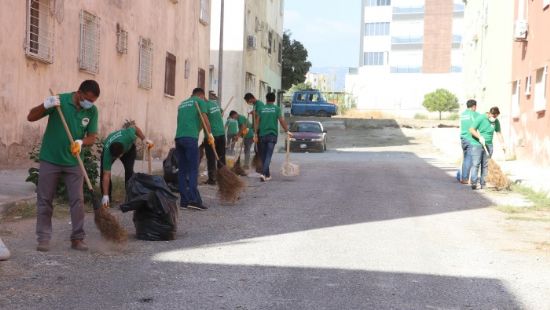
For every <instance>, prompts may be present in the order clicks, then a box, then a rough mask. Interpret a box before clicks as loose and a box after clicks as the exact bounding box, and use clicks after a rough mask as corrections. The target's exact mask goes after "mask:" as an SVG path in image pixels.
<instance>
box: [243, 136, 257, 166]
mask: <svg viewBox="0 0 550 310" xmlns="http://www.w3.org/2000/svg"><path fill="white" fill-rule="evenodd" d="M243 143H244V166H245V167H248V166H250V149H251V147H252V144H254V138H244V139H243Z"/></svg>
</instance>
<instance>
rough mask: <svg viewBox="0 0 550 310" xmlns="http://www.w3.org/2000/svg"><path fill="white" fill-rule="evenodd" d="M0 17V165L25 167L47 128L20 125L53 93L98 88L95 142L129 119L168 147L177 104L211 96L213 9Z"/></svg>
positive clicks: (77, 7)
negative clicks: (207, 91) (202, 93)
mask: <svg viewBox="0 0 550 310" xmlns="http://www.w3.org/2000/svg"><path fill="white" fill-rule="evenodd" d="M2 5H3V6H2V10H0V27H1V28H2V29H3V31H2V36H1V39H0V41H1V42H2V43H1V44H0V54H1V55H2V58H1V59H0V72H2V83H0V107H1V108H0V109H1V111H2V114H1V115H0V119H1V121H0V127H1V130H0V163H1V164H6V163H10V164H13V163H14V162H16V161H17V160H19V159H21V158H26V157H27V156H28V155H27V153H28V151H29V150H30V147H31V146H32V145H34V144H36V143H38V142H40V138H41V136H42V133H43V131H44V128H45V126H46V121H45V120H43V121H39V122H36V123H29V122H27V120H26V115H27V113H28V111H29V110H30V109H31V107H34V106H36V105H37V104H39V103H40V102H42V101H43V99H44V98H45V97H46V96H48V95H49V91H48V90H49V89H52V90H53V91H54V92H66V91H74V90H76V89H77V88H78V86H79V84H80V82H81V81H83V80H86V79H95V80H97V81H98V82H99V84H100V87H101V96H100V97H99V100H98V101H97V106H98V108H99V112H100V116H99V117H100V118H99V125H100V126H99V127H100V136H102V137H104V136H106V135H107V134H108V133H109V132H110V131H112V130H115V129H117V128H120V126H121V125H122V123H123V121H124V120H125V119H134V120H136V122H137V124H138V125H139V126H140V127H142V129H143V130H144V131H145V134H146V135H147V136H148V137H150V138H151V139H153V140H154V141H155V145H156V147H155V151H156V152H155V156H160V155H161V154H162V153H163V151H166V150H167V149H168V148H170V147H172V146H173V139H174V135H175V130H176V114H177V106H178V104H179V102H180V101H181V100H182V99H184V98H186V97H188V96H189V95H190V92H191V90H192V89H193V88H194V87H197V86H202V87H208V81H207V80H206V73H207V70H208V66H209V62H210V58H209V45H210V40H209V37H210V9H209V6H210V1H209V0H193V1H191V0H157V1H145V0H139V1H136V0H96V1H85V0H71V1H63V0H55V1H54V0H6V1H3V2H2Z"/></svg>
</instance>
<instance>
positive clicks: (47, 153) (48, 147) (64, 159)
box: [27, 80, 100, 252]
mask: <svg viewBox="0 0 550 310" xmlns="http://www.w3.org/2000/svg"><path fill="white" fill-rule="evenodd" d="M99 93H100V90H99V84H97V82H96V81H94V80H86V81H84V82H82V83H81V84H80V87H79V88H78V91H76V92H71V93H63V94H59V95H56V96H50V97H47V98H46V99H45V100H44V102H43V103H41V104H39V105H38V106H36V107H34V108H32V109H31V111H30V112H29V115H28V116H27V119H28V120H29V121H30V122H35V121H38V120H40V119H42V118H43V117H45V116H48V125H47V126H46V131H45V132H44V137H43V139H42V145H41V148H40V155H39V159H40V168H39V169H40V175H39V177H38V184H37V187H36V193H37V195H36V207H37V212H36V234H37V236H38V238H37V241H38V246H37V247H36V250H37V251H42V252H47V251H49V249H50V239H51V237H52V213H53V205H52V202H53V199H54V197H55V193H56V190H57V184H58V182H59V179H60V178H63V181H64V183H65V186H66V188H67V194H68V196H69V205H70V210H71V225H72V233H71V248H72V249H75V250H80V251H86V250H87V249H88V247H87V246H86V244H85V243H84V237H85V236H86V234H85V232H84V191H83V184H84V176H83V174H82V171H81V170H80V167H79V165H78V161H77V159H76V156H80V151H81V148H82V146H91V145H93V144H94V143H95V141H96V138H97V131H98V125H97V122H98V111H97V107H96V106H95V105H94V102H95V101H96V100H97V98H98V97H99ZM57 108H60V109H61V111H62V113H63V115H64V117H65V120H66V122H67V126H68V127H69V131H70V132H71V135H72V137H73V139H74V143H72V144H71V142H70V140H69V137H68V136H67V133H66V132H65V128H64V125H63V123H62V120H61V116H60V115H59V113H58V112H57V111H56V110H57Z"/></svg>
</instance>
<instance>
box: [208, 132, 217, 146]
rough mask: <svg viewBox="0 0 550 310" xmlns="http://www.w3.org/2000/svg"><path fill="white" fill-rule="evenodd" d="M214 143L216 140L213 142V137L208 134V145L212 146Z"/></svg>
mask: <svg viewBox="0 0 550 310" xmlns="http://www.w3.org/2000/svg"><path fill="white" fill-rule="evenodd" d="M215 141H216V140H214V136H213V135H212V134H211V133H209V134H208V144H210V145H211V146H214V144H215Z"/></svg>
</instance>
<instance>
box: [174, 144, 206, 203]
mask: <svg viewBox="0 0 550 310" xmlns="http://www.w3.org/2000/svg"><path fill="white" fill-rule="evenodd" d="M176 156H177V157H178V166H179V167H178V188H179V191H180V206H181V207H187V206H188V205H190V204H194V205H197V204H198V205H202V199H201V194H200V193H199V189H198V178H199V146H198V139H196V138H189V137H181V138H177V139H176Z"/></svg>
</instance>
